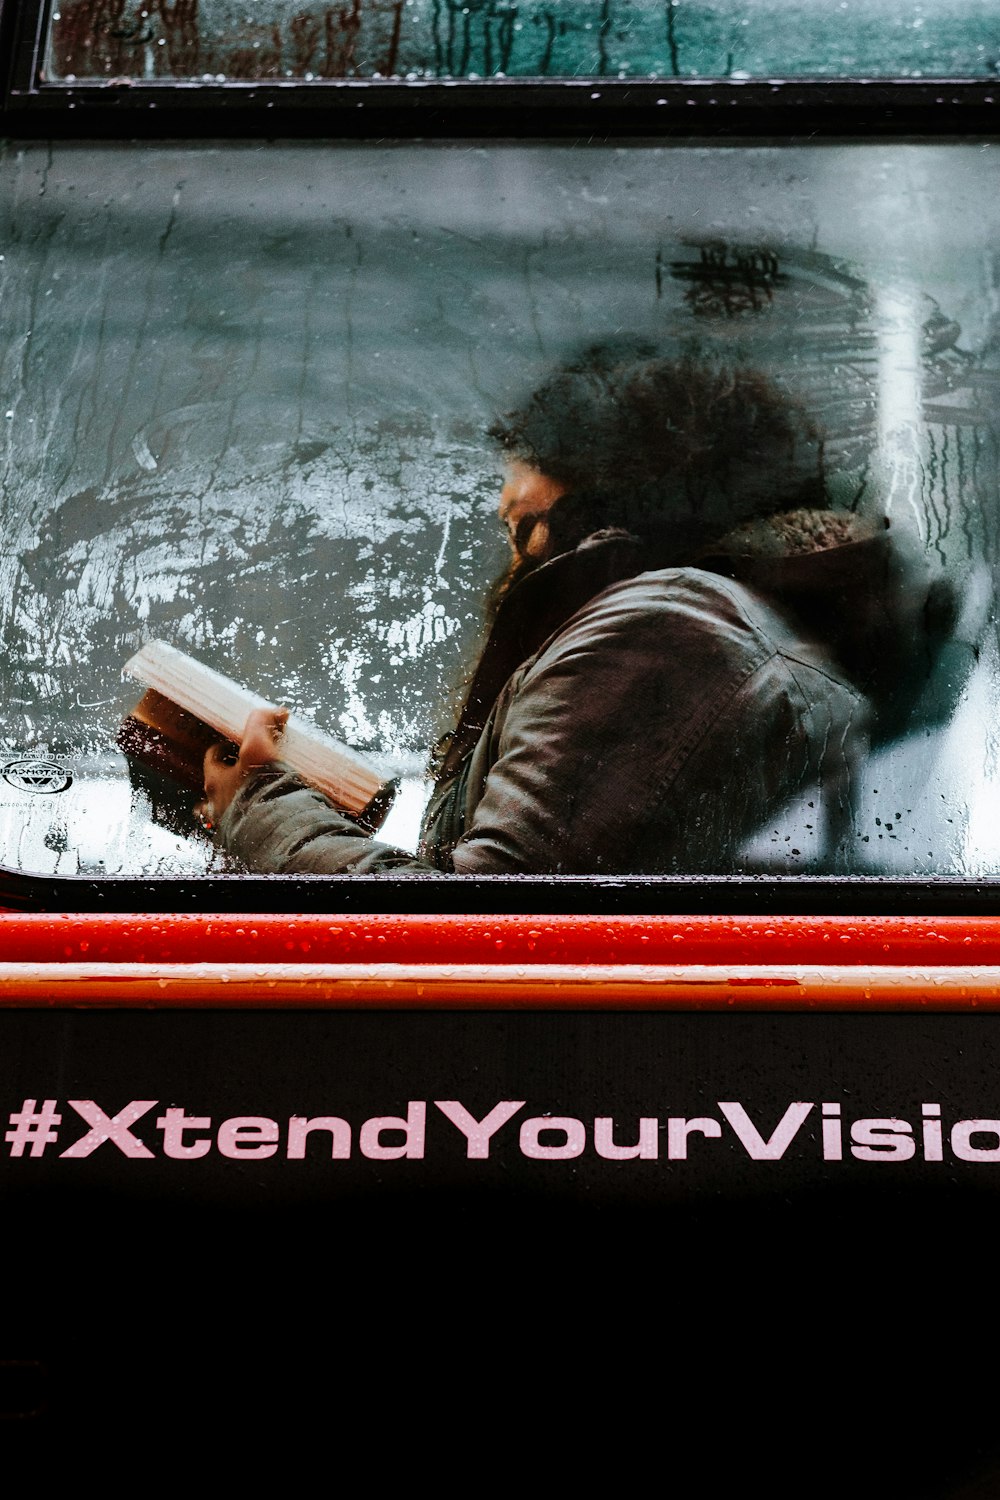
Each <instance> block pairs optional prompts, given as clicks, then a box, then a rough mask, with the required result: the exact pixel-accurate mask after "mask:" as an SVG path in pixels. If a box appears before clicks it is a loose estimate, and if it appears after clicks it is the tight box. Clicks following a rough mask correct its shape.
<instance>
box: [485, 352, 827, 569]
mask: <svg viewBox="0 0 1000 1500" xmlns="http://www.w3.org/2000/svg"><path fill="white" fill-rule="evenodd" d="M490 436H491V437H492V438H493V439H494V440H495V441H496V442H497V443H499V445H500V447H501V448H502V449H503V451H504V453H505V454H506V455H508V456H509V457H510V458H513V459H518V460H520V461H521V462H523V463H526V464H529V465H530V466H531V467H532V468H535V469H538V470H539V471H540V472H541V473H543V474H546V475H548V476H549V477H550V478H552V479H555V480H558V481H559V482H560V483H562V484H565V485H566V493H565V495H563V496H562V497H561V498H560V499H559V500H557V501H556V503H555V504H554V505H553V507H552V509H551V510H550V511H549V512H548V515H547V520H548V523H549V536H550V542H549V547H548V549H547V555H548V556H553V555H555V554H557V553H559V552H562V551H566V550H568V549H569V548H571V547H574V546H576V545H577V543H578V542H580V541H581V540H582V539H583V538H584V537H585V536H589V535H590V534H592V533H593V532H595V531H599V530H605V529H608V528H611V527H615V528H620V529H622V530H625V531H628V532H630V533H632V534H633V535H635V536H638V537H640V538H642V539H643V540H644V541H645V542H646V543H647V544H648V546H649V548H650V557H651V566H657V564H659V565H660V566H663V565H665V564H666V565H669V564H679V563H683V562H684V561H686V560H687V557H689V556H690V555H691V554H692V553H694V552H696V551H697V550H698V548H699V547H700V546H703V545H705V544H706V543H708V542H710V541H713V540H716V539H717V538H718V536H720V535H721V534H722V531H723V530H727V529H730V528H731V527H733V526H736V525H738V524H740V523H741V522H743V521H747V520H749V519H751V518H754V517H759V516H765V515H771V514H774V513H775V512H778V511H782V510H791V509H794V508H796V507H800V506H810V505H812V506H816V505H823V504H824V503H825V482H824V476H823V444H822V440H821V437H820V434H819V431H818V429H817V427H816V425H815V423H814V422H813V421H812V419H811V418H810V417H809V415H808V413H807V412H806V410H805V408H804V407H803V406H802V405H801V404H800V403H799V402H798V401H797V400H796V399H795V398H793V397H792V396H790V395H788V394H787V393H786V392H784V391H783V390H781V389H780V387H779V386H778V385H777V384H776V383H775V382H774V381H773V380H772V379H771V378H770V377H769V376H768V375H766V374H764V373H763V372H762V371H760V370H756V369H753V368H751V367H749V366H744V365H741V364H737V363H723V362H722V361H720V360H718V359H716V358H709V357H701V356H698V355H683V356H681V357H680V358H676V359H668V358H663V357H661V356H658V355H657V353H656V351H655V349H654V348H653V346H650V345H641V344H640V345H636V346H633V348H632V349H631V350H627V351H626V350H623V349H622V348H621V347H616V346H613V345H612V346H607V345H595V346H593V347H591V348H589V349H587V350H586V351H585V352H584V353H583V354H581V355H580V356H579V357H578V358H577V359H575V360H572V361H570V362H568V363H566V364H565V365H563V366H562V367H561V368H560V369H559V370H557V371H556V373H555V374H553V375H552V376H550V378H549V379H548V380H546V381H545V383H544V384H543V385H541V386H540V387H539V388H538V389H537V390H536V391H535V392H534V393H533V394H532V395H531V396H530V397H529V398H528V400H527V401H526V402H525V403H524V404H523V405H522V406H521V407H519V408H518V409H517V410H515V411H512V412H510V413H508V414H507V415H506V416H505V417H503V418H502V419H501V420H499V421H497V422H495V423H494V424H493V426H492V427H491V428H490ZM720 527H721V530H720Z"/></svg>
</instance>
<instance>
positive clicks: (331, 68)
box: [47, 0, 1000, 80]
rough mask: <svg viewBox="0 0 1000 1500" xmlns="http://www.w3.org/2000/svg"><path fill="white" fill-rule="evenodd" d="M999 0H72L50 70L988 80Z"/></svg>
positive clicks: (103, 74) (993, 67)
mask: <svg viewBox="0 0 1000 1500" xmlns="http://www.w3.org/2000/svg"><path fill="white" fill-rule="evenodd" d="M998 71H1000V28H998V24H997V13H996V6H995V3H994V0H754V3H753V4H748V3H747V0H343V3H340V4H336V5H325V4H322V3H319V0H261V3H259V4H253V5H251V4H248V3H247V0H62V3H61V4H57V6H56V8H55V9H54V11H53V15H52V20H51V25H50V47H49V60H48V68H47V74H48V77H49V78H51V79H61V80H70V79H92V78H101V79H105V78H140V79H150V80H155V79H171V78H178V79H180V78H183V79H192V78H194V79H197V78H206V77H207V78H211V79H213V80H214V79H220V78H221V79H260V80H269V79H283V78H296V79H306V80H311V79H323V78H386V77H393V78H397V77H401V78H410V79H418V78H450V77H457V78H492V77H502V76H509V77H519V78H536V77H542V78H580V77H583V78H587V77H599V78H671V77H676V78H696V77H708V78H736V79H739V78H760V77H810V76H815V77H823V78H844V77H858V76H863V77H902V78H920V77H953V78H990V77H994V76H996V74H997V72H998Z"/></svg>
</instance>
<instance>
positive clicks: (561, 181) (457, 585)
mask: <svg viewBox="0 0 1000 1500" xmlns="http://www.w3.org/2000/svg"><path fill="white" fill-rule="evenodd" d="M995 173H996V148H993V147H990V148H983V147H980V146H975V145H955V146H919V145H888V146H867V145H866V146H825V147H821V148H809V147H791V148H771V147H767V146H758V147H753V148H735V147H734V148H723V149H719V148H713V149H700V148H693V147H685V148H679V147H671V148H668V149H661V148H657V147H628V148H626V147H622V148H615V147H591V148H585V149H583V148H574V147H571V146H562V145H560V146H544V147H541V146H538V147H515V146H493V145H488V146H477V147H474V148H466V147H461V146H441V147H421V146H397V147H393V148H376V147H369V146H344V147H336V148H331V147H329V146H312V145H290V146H279V147H268V146H242V145H233V146H226V147H222V148H219V147H216V148H210V147H191V146H172V145H162V146H153V147H144V148H143V149H141V150H138V149H136V148H134V147H131V146H129V145H108V146H88V145H67V146H59V147H55V148H53V149H52V150H51V151H50V149H49V148H48V147H45V146H41V145H38V146H35V145H28V146H20V147H7V148H5V149H4V152H3V155H2V157H0V254H2V260H0V297H2V305H3V311H4V320H5V328H6V330H7V339H6V341H5V344H4V346H3V349H2V351H0V381H2V402H0V440H2V450H0V465H2V470H0V472H2V490H0V494H2V502H0V503H2V506H3V537H4V546H3V550H2V553H0V621H2V640H3V653H2V657H0V682H2V690H3V697H4V702H5V705H6V709H7V713H6V717H5V724H4V729H3V739H2V741H0V776H3V773H4V770H5V768H7V769H10V768H16V765H17V763H23V762H25V761H29V762H34V763H37V764H39V765H42V764H44V765H45V766H51V767H54V769H52V770H46V771H45V772H44V777H43V776H42V775H41V773H38V774H37V775H36V776H35V780H36V782H37V783H38V784H37V785H36V787H35V788H34V789H32V787H31V786H30V785H29V784H28V783H29V782H30V779H31V778H26V777H24V776H21V777H20V778H19V777H18V774H17V773H16V769H14V770H13V771H12V774H11V775H9V776H6V777H4V779H3V780H0V859H2V861H3V862H4V863H5V864H7V865H13V866H18V867H20V868H22V869H26V870H35V871H47V872H56V873H78V872H82V873H91V874H93V873H101V872H108V873H113V872H130V873H140V872H145V873H176V872H179V871H183V870H192V869H202V868H206V867H209V866H212V864H213V861H216V862H217V861H218V859H219V856H218V855H216V854H214V853H213V852H212V850H211V847H210V845H209V844H208V843H207V841H206V840H205V839H204V837H203V836H201V835H200V834H199V832H198V830H197V828H196V827H195V826H194V824H193V823H190V824H189V825H187V826H184V827H177V826H173V827H168V826H164V824H163V822H162V821H160V822H156V821H153V820H152V819H151V807H150V802H149V799H148V797H147V796H146V795H145V793H143V792H142V790H141V789H138V788H133V786H132V785H131V783H130V780H129V775H128V772H127V768H126V766H125V763H124V760H123V758H122V756H121V755H120V753H119V752H118V751H117V749H116V731H117V727H118V724H119V722H120V720H121V718H122V715H123V714H125V713H127V712H128V710H129V709H130V708H131V707H132V705H133V704H134V703H135V700H136V697H137V689H136V685H135V684H134V683H130V682H123V681H122V676H121V668H122V665H123V663H124V662H125V660H126V659H127V658H128V657H129V656H130V655H131V654H132V653H133V652H134V651H136V650H137V649H138V648H139V646H141V645H142V644H143V643H144V642H146V641H148V640H151V639H164V640H167V641H169V642H172V643H173V644H175V645H177V646H180V647H181V648H183V649H184V650H186V651H188V652H189V653H191V654H192V655H194V656H196V657H198V658H199V659H200V660H202V661H204V662H206V663H207V664H208V665H209V666H212V667H215V668H217V669H219V670H221V671H223V672H225V673H227V674H228V675H230V676H232V677H235V678H236V679H238V680H239V681H241V682H243V683H246V684H247V685H248V686H249V687H251V688H253V689H255V690H257V691H259V692H260V693H262V694H264V695H266V696H267V697H269V698H271V699H273V700H276V701H279V702H282V703H284V704H287V705H288V706H289V707H290V708H291V709H292V710H293V711H294V712H296V713H298V714H300V715H301V716H303V717H304V718H306V719H309V720H312V721H314V722H315V723H317V724H318V725H319V726H321V727H322V728H324V729H326V730H328V731H329V732H331V733H333V734H334V735H336V736H337V737H338V738H340V739H342V740H345V741H347V742H349V743H350V744H352V745H353V746H355V747H356V748H357V749H358V750H360V751H362V752H364V753H366V754H368V755H370V756H372V757H374V758H375V759H376V761H377V762H378V764H379V765H380V766H381V767H383V768H384V769H385V770H386V772H387V773H391V774H395V775H401V776H402V777H403V778H404V780H405V781H406V784H407V788H408V791H407V796H406V797H404V807H403V812H402V814H401V821H397V823H396V824H395V825H394V826H393V827H392V828H391V829H387V830H386V836H387V837H389V838H391V839H394V840H396V841H398V842H400V843H402V844H404V845H408V846H409V847H413V845H414V840H415V818H416V816H417V815H418V813H419V804H420V799H421V795H422V794H421V770H422V767H423V765H424V763H425V761H426V757H427V752H428V747H429V746H430V745H431V744H432V743H433V742H434V740H435V738H436V737H437V735H438V734H439V733H440V732H441V731H442V729H444V728H446V727H447V726H448V725H449V724H450V723H453V722H454V709H455V703H456V701H457V698H458V696H459V695H460V693H461V691H462V687H463V684H464V683H465V682H466V681H467V674H468V671H469V669H470V666H471V665H472V663H473V662H474V661H475V658H476V653H477V651H478V649H479V647H480V645H481V643H482V639H483V630H484V625H483V599H484V595H485V592H486V589H487V586H488V584H489V583H490V581H491V580H492V579H493V578H495V577H496V575H497V573H498V571H499V570H500V568H501V567H502V566H503V564H504V561H505V557H506V544H505V542H504V539H503V538H502V536H501V535H500V532H499V528H498V525H497V519H496V506H497V495H498V485H499V480H498V471H497V464H496V457H495V454H494V453H493V452H491V448H490V444H489V442H488V440H487V438H486V437H485V431H486V429H487V427H488V426H489V424H490V422H491V421H492V420H493V419H494V418H495V417H496V415H497V414H498V413H501V412H504V411H507V410H509V409H510V407H511V404H512V402H514V401H515V400H517V399H518V397H519V396H520V395H521V394H522V393H523V392H524V391H525V390H527V389H531V388H532V387H533V386H535V385H537V384H538V382H539V381H541V380H542V379H544V378H545V377H546V375H547V374H548V373H550V372H551V370H552V368H553V366H554V365H556V364H557V363H558V362H559V361H560V360H561V359H564V358H565V357H566V356H567V355H568V354H570V353H572V352H573V351H574V350H579V349H580V348H581V347H584V346H586V345H587V344H589V343H593V342H595V341H598V340H602V339H604V340H607V339H613V338H616V337H621V336H622V334H623V333H625V334H642V335H643V336H644V337H646V338H651V339H655V340H656V341H657V342H658V343H659V344H661V345H662V346H663V347H665V348H668V349H683V348H691V347H698V348H699V349H701V350H705V349H714V350H719V351H722V352H723V353H726V352H727V351H728V353H729V355H731V356H732V358H734V359H737V358H738V359H744V360H751V361H752V362H753V363H754V364H755V365H756V366H758V367H760V368H761V369H763V370H766V371H768V372H770V374H771V375H772V376H773V377H774V378H775V379H776V380H778V381H779V383H782V384H783V385H784V386H785V387H786V388H788V389H790V390H792V391H794V392H795V393H797V395H798V396H799V397H800V398H801V399H803V400H805V401H806V402H807V404H808V405H809V406H810V408H811V410H812V411H813V412H814V413H815V415H816V418H817V420H818V421H819V422H820V423H821V425H822V427H823V430H824V432H825V433H826V453H825V464H826V471H827V474H828V475H829V476H830V485H831V490H832V491H836V492H837V493H836V495H834V497H833V498H834V499H835V500H836V501H837V503H838V504H840V505H841V506H842V507H843V509H844V510H845V511H847V512H850V513H852V514H855V515H858V516H860V517H865V516H866V515H867V516H869V517H870V518H871V520H872V521H873V522H875V523H877V524H881V522H882V517H883V516H885V515H888V516H889V517H890V518H891V522H892V527H893V534H894V536H895V537H897V538H898V540H899V542H900V544H901V545H905V546H908V547H909V548H910V550H911V552H912V553H913V554H914V555H915V556H916V557H917V558H918V560H919V571H920V575H921V578H922V579H923V580H924V582H923V584H922V585H921V587H922V590H923V591H922V593H921V594H920V596H919V597H920V600H921V609H922V610H924V605H927V606H928V607H930V605H933V604H934V602H935V601H938V602H939V603H940V604H941V618H942V620H943V622H944V623H943V625H942V642H943V644H942V645H941V649H940V651H939V652H937V653H936V654H935V655H934V657H933V660H932V659H930V658H929V657H928V659H927V661H926V662H924V663H923V667H924V668H925V669H926V670H925V671H924V677H923V678H922V679H921V684H922V685H921V689H920V698H919V702H917V703H916V704H915V705H914V704H908V705H907V708H906V712H905V714H904V713H903V711H902V710H900V716H899V717H898V719H897V720H893V719H892V717H891V714H889V715H888V716H887V717H884V718H883V720H882V721H881V724H880V725H879V726H878V729H877V733H876V734H875V736H874V744H873V753H872V757H871V760H870V761H869V762H868V764H867V766H866V767H865V768H864V770H863V772H862V773H861V774H860V775H859V779H858V781H857V782H856V784H855V785H853V786H852V788H851V794H850V805H849V806H845V807H843V808H842V809H841V811H840V816H841V824H842V826H841V828H840V830H839V834H838V837H840V838H841V840H842V842H843V846H844V848H845V849H846V851H847V852H846V855H845V857H844V858H845V861H846V866H847V867H848V868H849V869H851V870H854V871H856V872H859V873H866V872H869V873H871V872H884V873H900V874H914V873H916V874H924V873H928V872H930V873H943V874H952V875H960V874H968V875H978V874H983V873H989V872H993V873H997V872H1000V816H998V813H1000V806H998V804H1000V792H998V785H1000V783H998V774H1000V773H998V767H997V748H998V742H997V736H996V731H995V727H994V726H995V725H996V723H997V720H998V699H1000V651H998V647H997V640H996V632H995V611H994V605H993V599H992V595H991V592H990V588H991V579H992V574H993V570H994V569H995V567H996V564H997V561H998V551H1000V505H998V498H997V497H998V484H997V478H998V474H997V467H998V466H997V435H996V395H997V387H998V381H1000V375H998V354H1000V348H998V330H1000V257H998V253H997V251H996V249H995V247H996V245H997V244H1000V207H998V206H997V201H998V200H997V198H996V195H995V194H994V193H993V192H992V191H991V185H992V183H993V182H994V181H995ZM859 203H860V204H864V212H863V213H859V212H858V211H857V209H858V205H859ZM924 614H926V610H924ZM922 619H923V615H922ZM924 623H926V622H924ZM921 628H923V626H921ZM61 777H62V778H64V779H65V785H60V778H61ZM42 781H44V783H45V788H47V789H43V790H39V787H41V785H42ZM56 788H58V790H56ZM820 822H821V817H820V815H819V814H818V813H817V810H816V809H815V808H813V807H811V804H810V802H809V799H808V798H806V799H804V801H803V805H802V806H801V807H798V808H794V809H791V810H789V811H788V812H787V814H783V817H782V820H781V822H780V826H775V827H771V826H768V827H765V828H763V829H761V830H760V833H759V837H758V838H757V840H756V842H755V844H754V846H753V848H748V849H747V850H746V851H745V856H744V864H743V868H746V869H747V870H759V869H764V870H770V871H774V872H777V873H786V872H790V873H794V872H796V871H801V870H808V869H810V868H822V866H823V850H822V848H821V844H822V841H823V838H824V837H825V835H824V834H823V833H822V830H821V828H820V826H819V825H820Z"/></svg>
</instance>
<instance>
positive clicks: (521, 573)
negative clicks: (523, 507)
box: [485, 515, 547, 627]
mask: <svg viewBox="0 0 1000 1500" xmlns="http://www.w3.org/2000/svg"><path fill="white" fill-rule="evenodd" d="M539 519H540V518H539V517H538V516H535V515H531V516H524V517H522V519H521V521H520V523H519V524H518V527H517V531H516V532H515V535H514V551H513V554H512V556H511V560H510V562H509V563H508V564H507V567H506V568H505V569H504V571H503V572H502V573H501V574H500V575H499V576H498V577H497V578H494V580H493V582H492V583H491V584H490V586H489V588H488V589H487V591H486V602H485V613H486V623H487V625H488V626H491V627H492V625H493V623H494V621H495V620H496V617H497V611H498V610H499V608H500V606H501V604H502V603H503V601H504V599H505V598H506V597H507V595H508V594H509V593H510V591H511V589H512V588H513V587H514V585H515V584H516V583H520V581H521V579H522V578H526V577H527V576H528V574H529V573H533V572H534V571H535V569H536V568H539V567H541V565H542V563H543V562H545V561H546V557H547V553H542V554H540V555H535V556H532V555H531V554H530V553H529V552H527V551H526V550H525V549H526V547H527V544H528V539H529V538H530V537H531V535H532V533H533V531H534V529H535V526H536V525H537V523H538V521H539Z"/></svg>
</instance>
